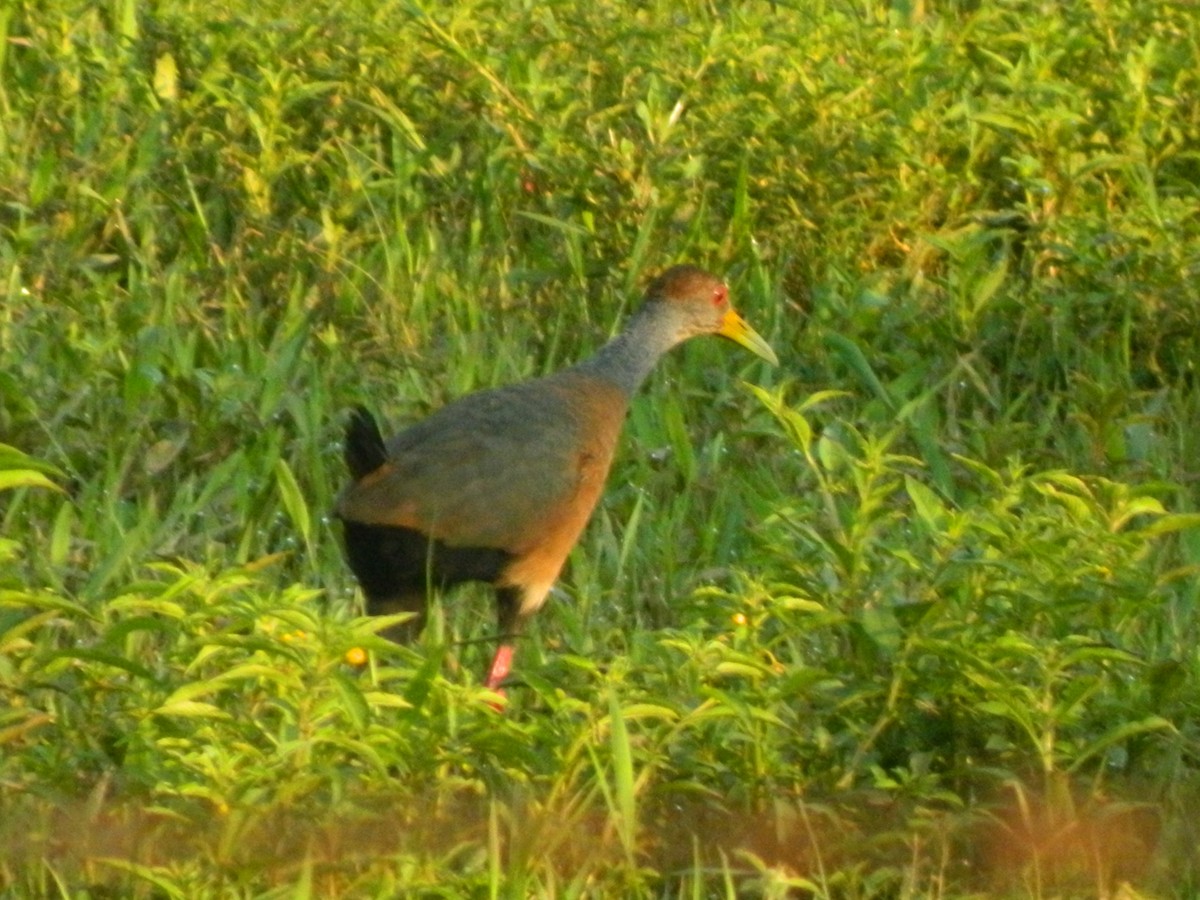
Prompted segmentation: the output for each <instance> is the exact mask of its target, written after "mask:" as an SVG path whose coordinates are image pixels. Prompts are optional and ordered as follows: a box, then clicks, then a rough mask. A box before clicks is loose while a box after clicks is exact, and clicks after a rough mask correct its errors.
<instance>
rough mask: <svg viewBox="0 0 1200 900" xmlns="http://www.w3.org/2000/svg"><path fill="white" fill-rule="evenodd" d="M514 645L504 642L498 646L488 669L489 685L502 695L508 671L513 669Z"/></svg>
mask: <svg viewBox="0 0 1200 900" xmlns="http://www.w3.org/2000/svg"><path fill="white" fill-rule="evenodd" d="M513 652H514V647H513V645H512V644H509V643H504V644H501V645H500V646H499V647H497V648H496V655H495V656H493V657H492V665H491V667H490V668H489V669H488V675H487V686H488V687H489V688H490V689H491V690H493V691H495V692H496V693H497V694H499V695H500V696H502V697H503V696H504V688H503V687H502V685H503V684H504V679H506V678H507V677H508V673H509V672H510V671H512V660H513Z"/></svg>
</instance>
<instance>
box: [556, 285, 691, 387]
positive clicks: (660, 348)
mask: <svg viewBox="0 0 1200 900" xmlns="http://www.w3.org/2000/svg"><path fill="white" fill-rule="evenodd" d="M665 312H666V310H665V309H664V308H663V306H662V305H661V304H658V303H648V304H646V305H645V306H643V307H642V308H641V309H640V310H638V311H637V313H635V314H634V316H633V318H632V319H630V320H629V324H628V325H626V326H625V330H624V331H622V332H621V333H620V334H618V335H617V336H616V337H615V338H613V339H612V340H611V341H609V342H608V343H607V344H605V345H604V346H603V347H601V348H600V349H599V350H597V351H596V353H595V354H594V355H593V356H591V357H589V358H588V359H585V360H584V361H583V362H581V363H579V364H578V365H577V366H575V369H576V370H577V371H580V372H585V373H587V374H589V375H595V376H598V377H600V378H603V379H605V380H607V381H611V382H612V383H613V384H615V385H616V386H617V387H619V388H620V389H621V390H622V391H623V392H624V393H625V395H626V396H633V394H634V393H635V392H636V391H637V389H638V388H639V387H641V384H642V382H643V381H645V380H646V376H647V375H649V374H650V372H651V370H653V368H654V366H655V364H656V363H657V362H658V361H659V359H660V358H661V357H662V355H663V354H664V353H666V352H667V351H668V350H670V349H671V348H672V347H674V346H675V345H676V344H677V343H679V340H680V338H679V332H678V329H677V328H676V327H675V325H674V324H673V323H672V322H670V321H669V318H670V317H669V316H668V315H665V314H664V313H665Z"/></svg>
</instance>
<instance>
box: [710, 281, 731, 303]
mask: <svg viewBox="0 0 1200 900" xmlns="http://www.w3.org/2000/svg"><path fill="white" fill-rule="evenodd" d="M728 299H729V288H727V287H725V285H723V284H719V285H717V286H716V288H714V289H713V295H712V302H713V306H724V305H725V302H726V301H727V300H728Z"/></svg>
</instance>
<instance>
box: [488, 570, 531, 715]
mask: <svg viewBox="0 0 1200 900" xmlns="http://www.w3.org/2000/svg"><path fill="white" fill-rule="evenodd" d="M521 599H522V591H521V589H520V588H517V587H500V588H496V613H497V620H498V621H499V624H500V646H499V647H497V648H496V654H495V655H494V656H493V657H492V664H491V666H489V667H488V674H487V682H486V683H487V686H488V689H489V690H493V691H495V692H496V693H497V694H499V695H500V696H501V697H503V696H504V681H505V679H506V678H508V673H509V672H511V671H512V661H513V654H514V653H516V651H517V648H516V639H517V635H518V634H519V633H520V630H521Z"/></svg>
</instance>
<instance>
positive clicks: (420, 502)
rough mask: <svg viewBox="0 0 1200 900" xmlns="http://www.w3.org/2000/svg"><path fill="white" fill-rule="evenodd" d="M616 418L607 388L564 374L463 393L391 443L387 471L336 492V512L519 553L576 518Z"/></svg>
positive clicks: (620, 401) (607, 450)
mask: <svg viewBox="0 0 1200 900" xmlns="http://www.w3.org/2000/svg"><path fill="white" fill-rule="evenodd" d="M624 413H625V398H624V395H623V394H621V393H620V392H619V391H617V390H616V389H615V388H613V387H611V386H609V385H607V384H605V383H597V382H594V381H591V380H588V379H581V378H574V377H572V376H569V375H560V376H551V377H550V378H546V379H540V380H537V381H532V382H525V383H523V384H519V385H512V386H509V387H504V388H498V389H495V390H490V391H481V392H479V393H476V394H470V395H468V396H466V397H463V398H461V399H460V400H457V401H455V402H453V403H451V404H449V405H447V406H445V407H443V408H442V409H440V410H438V411H437V412H435V413H434V414H433V415H431V416H429V417H428V418H427V419H424V420H423V421H421V422H418V423H417V424H416V425H414V426H412V427H411V428H409V429H407V430H405V431H403V432H401V433H400V434H398V435H396V436H395V437H394V438H392V439H391V440H390V441H389V442H388V445H387V449H388V460H387V462H386V463H385V464H384V465H383V466H381V467H380V468H379V469H377V470H376V471H374V472H372V473H370V474H368V475H366V476H365V477H363V478H361V479H359V480H358V481H356V482H355V483H354V484H352V485H350V486H349V487H348V488H347V489H346V490H345V491H344V492H343V493H342V495H341V497H340V498H339V499H338V505H337V513H338V515H339V516H340V517H341V518H343V519H349V520H353V521H361V522H365V523H369V524H378V525H399V526H403V527H408V528H415V529H418V530H420V531H423V532H424V533H426V534H429V535H431V536H433V537H436V538H439V539H441V540H444V541H446V542H447V543H449V544H451V545H452V546H474V547H497V548H501V549H505V550H509V551H510V552H514V553H521V552H524V551H525V550H526V549H528V548H530V547H532V546H534V545H536V544H537V543H538V542H540V541H543V540H545V539H546V535H547V534H549V533H551V532H553V530H554V529H555V528H556V527H560V525H561V523H564V522H567V521H570V522H575V521H576V520H578V519H580V517H581V516H582V518H583V519H586V517H587V515H588V514H589V513H590V512H591V508H592V505H593V504H594V503H595V500H596V497H597V496H598V495H599V491H600V488H601V487H602V485H603V481H604V478H605V476H606V475H607V473H608V468H609V465H610V463H611V460H612V452H613V448H614V446H615V444H616V439H617V436H618V433H619V431H620V426H621V421H622V419H623V418H624ZM581 506H586V509H580V507H581ZM561 527H566V526H565V525H561Z"/></svg>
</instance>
